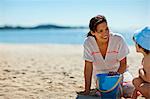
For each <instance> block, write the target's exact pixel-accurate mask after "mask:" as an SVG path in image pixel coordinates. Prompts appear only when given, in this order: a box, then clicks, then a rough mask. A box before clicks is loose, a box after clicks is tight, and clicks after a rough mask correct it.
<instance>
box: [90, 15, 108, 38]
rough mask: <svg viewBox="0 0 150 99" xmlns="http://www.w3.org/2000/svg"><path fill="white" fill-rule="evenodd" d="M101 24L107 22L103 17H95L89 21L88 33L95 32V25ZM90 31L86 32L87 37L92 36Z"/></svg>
mask: <svg viewBox="0 0 150 99" xmlns="http://www.w3.org/2000/svg"><path fill="white" fill-rule="evenodd" d="M103 22H106V24H107V20H106V18H105V16H103V15H97V16H95V17H93V18H92V19H91V20H90V23H89V29H90V31H93V32H95V31H96V27H97V25H98V24H101V23H103ZM90 31H89V32H88V34H87V37H88V36H93V35H92V34H91V32H90Z"/></svg>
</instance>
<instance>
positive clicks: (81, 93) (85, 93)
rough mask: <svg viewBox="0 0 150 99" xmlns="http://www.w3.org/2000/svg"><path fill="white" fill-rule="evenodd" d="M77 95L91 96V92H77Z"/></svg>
mask: <svg viewBox="0 0 150 99" xmlns="http://www.w3.org/2000/svg"><path fill="white" fill-rule="evenodd" d="M77 94H79V95H89V94H90V90H85V91H80V92H77Z"/></svg>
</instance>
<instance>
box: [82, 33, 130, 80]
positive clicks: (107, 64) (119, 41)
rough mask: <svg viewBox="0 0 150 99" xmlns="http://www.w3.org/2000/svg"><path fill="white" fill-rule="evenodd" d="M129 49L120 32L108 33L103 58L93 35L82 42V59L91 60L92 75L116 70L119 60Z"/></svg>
mask: <svg viewBox="0 0 150 99" xmlns="http://www.w3.org/2000/svg"><path fill="white" fill-rule="evenodd" d="M128 53H129V49H128V46H127V44H126V43H125V41H124V39H123V37H122V36H121V35H120V34H112V33H111V34H110V37H109V43H108V48H107V52H106V56H105V59H104V58H103V56H102V54H101V52H100V51H99V48H98V45H97V43H96V40H95V38H94V37H92V36H89V37H87V38H86V39H85V42H84V56H83V57H84V60H87V61H90V62H93V74H94V75H93V76H94V78H95V77H96V74H99V73H108V72H109V71H114V72H116V71H117V70H118V68H119V66H120V61H121V60H122V59H123V58H125V57H126V56H127V54H128Z"/></svg>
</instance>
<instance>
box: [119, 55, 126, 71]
mask: <svg viewBox="0 0 150 99" xmlns="http://www.w3.org/2000/svg"><path fill="white" fill-rule="evenodd" d="M126 68H127V58H126V57H125V58H124V59H122V60H121V61H120V67H119V69H118V71H117V72H119V73H120V74H123V73H124V72H125V71H126Z"/></svg>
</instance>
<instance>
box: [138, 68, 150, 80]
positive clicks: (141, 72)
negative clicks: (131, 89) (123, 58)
mask: <svg viewBox="0 0 150 99" xmlns="http://www.w3.org/2000/svg"><path fill="white" fill-rule="evenodd" d="M147 72H148V71H147ZM139 76H140V77H141V78H142V79H143V80H144V81H146V82H150V75H149V74H148V73H146V72H145V70H144V68H140V69H139Z"/></svg>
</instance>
